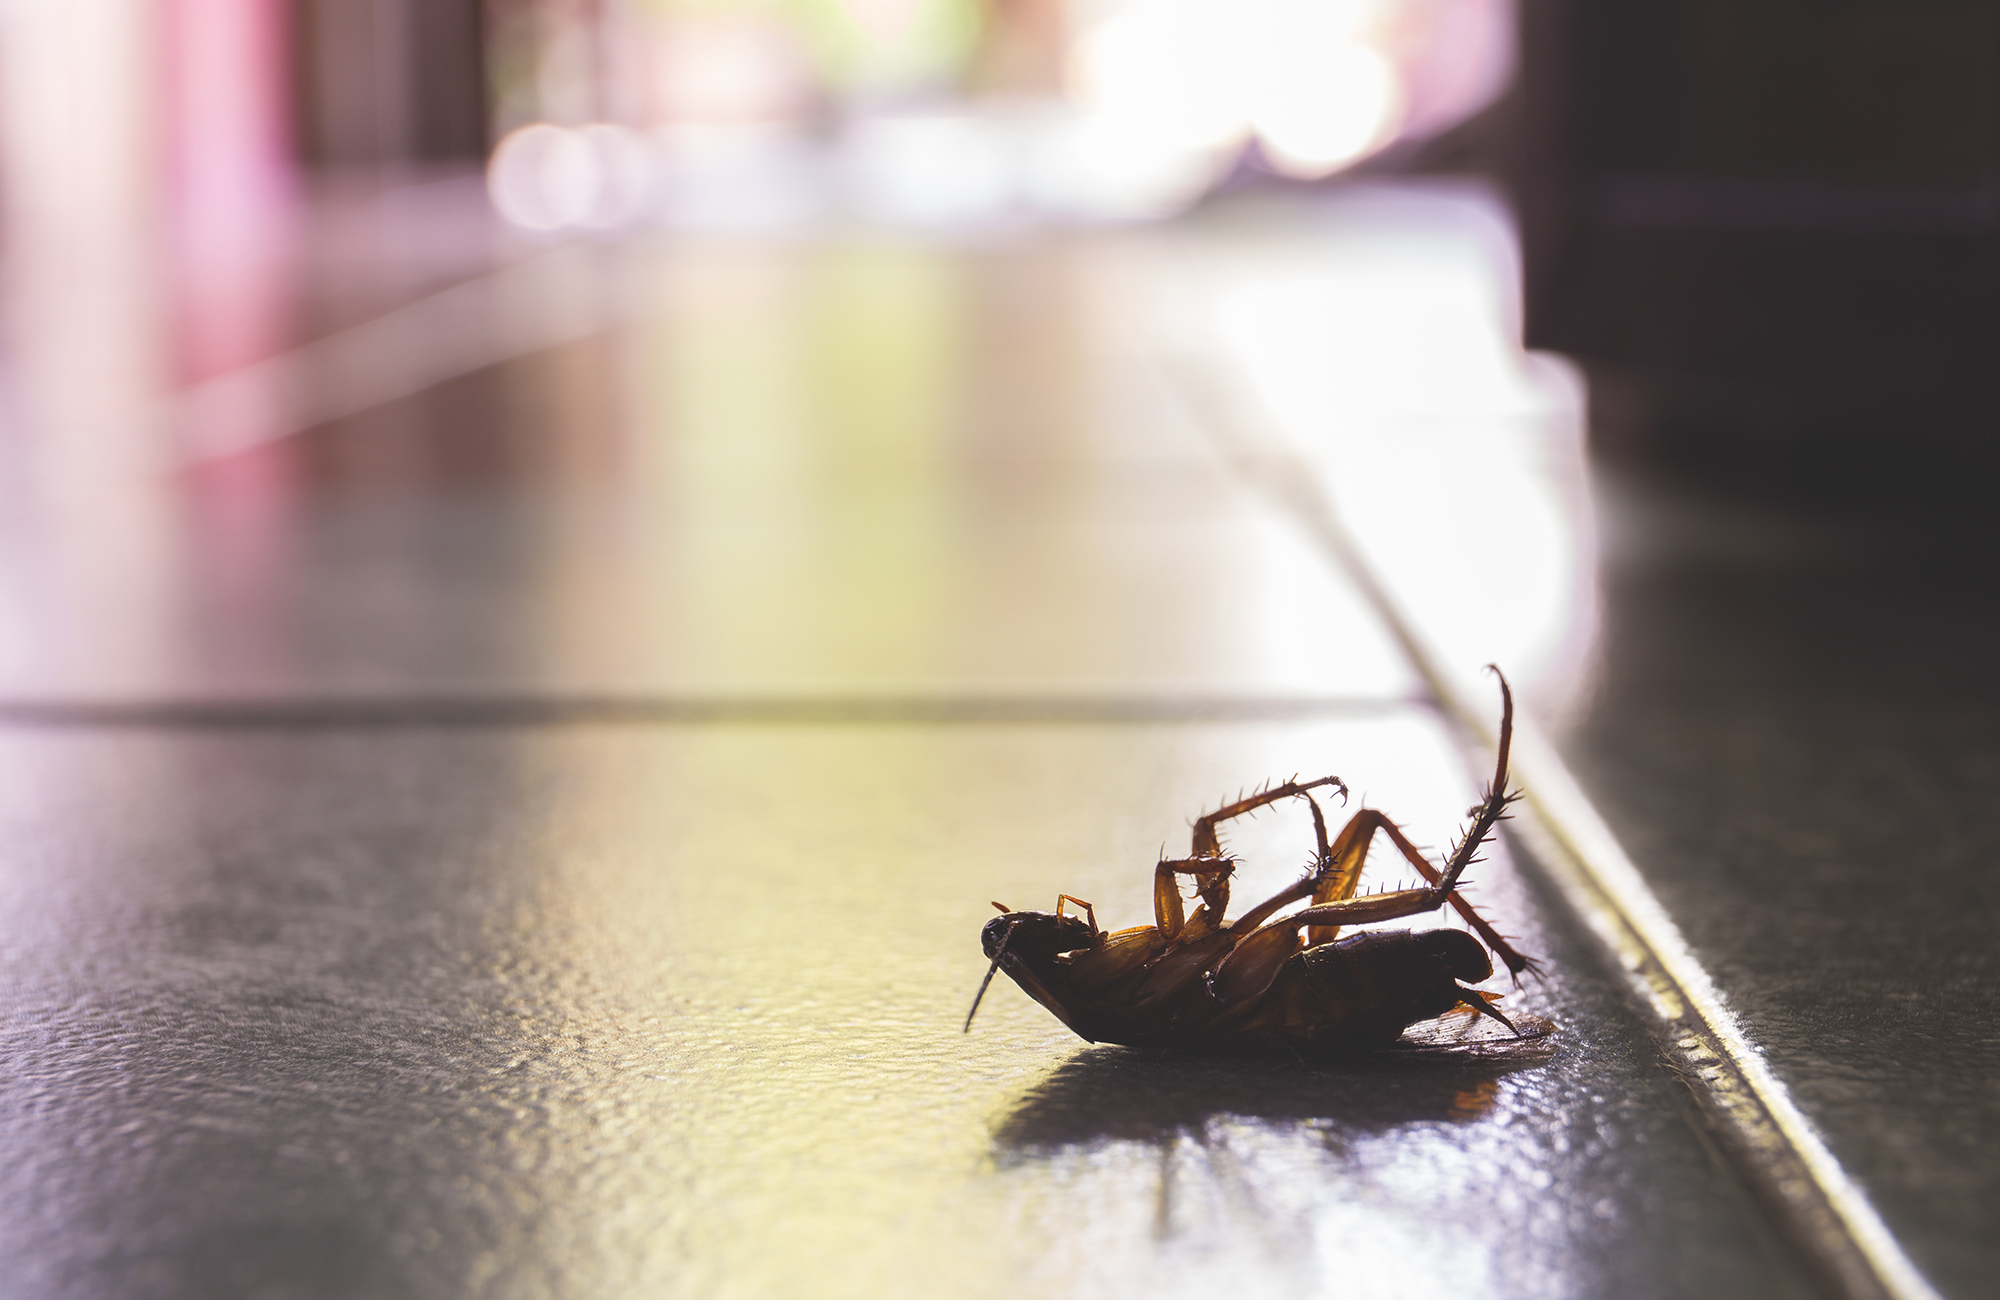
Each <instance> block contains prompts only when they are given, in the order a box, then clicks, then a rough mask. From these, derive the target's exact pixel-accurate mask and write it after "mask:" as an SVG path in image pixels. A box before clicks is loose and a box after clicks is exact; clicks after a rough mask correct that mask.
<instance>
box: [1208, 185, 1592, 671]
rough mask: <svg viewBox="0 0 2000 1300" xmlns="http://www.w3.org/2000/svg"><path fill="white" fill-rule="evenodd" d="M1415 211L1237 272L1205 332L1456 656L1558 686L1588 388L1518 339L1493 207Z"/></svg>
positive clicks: (1569, 661)
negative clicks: (1457, 215)
mask: <svg viewBox="0 0 2000 1300" xmlns="http://www.w3.org/2000/svg"><path fill="white" fill-rule="evenodd" d="M1420 215H1421V214H1420V213H1418V212H1417V211H1416V210H1415V209H1412V208H1402V209H1398V208H1396V207H1394V206H1390V205H1386V204H1385V206H1384V207H1383V208H1382V210H1381V212H1380V214H1379V215H1377V216H1375V217H1373V218H1372V219H1371V220H1372V221H1373V223H1374V225H1375V228H1374V229H1372V230H1367V229H1362V228H1354V229H1350V230H1349V231H1348V232H1347V233H1346V234H1345V235H1344V237H1343V238H1342V239H1341V240H1339V241H1338V242H1335V243H1331V244H1328V245H1326V246H1324V247H1322V248H1319V249H1315V250H1310V251H1308V250H1304V249H1293V250H1290V251H1289V255H1287V256H1284V257H1282V258H1280V257H1277V256H1275V255H1274V256H1273V260H1272V263H1271V264H1270V265H1269V266H1268V267H1266V268H1264V269H1262V270H1256V271H1249V270H1246V271H1244V272H1242V273H1239V274H1238V275H1236V276H1235V277H1234V278H1233V281H1232V282H1230V283H1228V284H1226V285H1220V286H1218V287H1217V291H1216V292H1215V294H1214V297H1213V298H1212V299H1211V300H1210V301H1211V302H1212V307H1211V309H1210V312H1211V314H1210V315H1209V321H1210V323H1211V328H1212V329H1213V330H1214V333H1213V335H1211V337H1212V338H1213V339H1214V340H1215V342H1216V343H1217V344H1219V345H1220V349H1221V351H1222V352H1223V353H1224V354H1225V355H1227V356H1229V357H1230V358H1231V359H1232V360H1233V361H1234V362H1235V364H1236V366H1237V368H1238V371H1239V373H1240V374H1241V375H1242V377H1243V378H1244V380H1245V381H1246V382H1247V384H1248V387H1249V389H1250V391H1251V392H1253V393H1254V394H1255V395H1256V397H1257V399H1258V402H1259V405H1261V406H1262V408H1263V409H1264V410H1265V411H1266V412H1267V413H1268V414H1269V416H1270V417H1271V418H1272V419H1273V420H1274V421H1275V423H1276V424H1277V425H1278V426H1279V427H1281V428H1283V429H1285V430H1287V431H1288V432H1289V434H1290V435H1291V437H1292V438H1293V439H1294V440H1295V442H1296V443H1297V445H1298V446H1299V447H1301V448H1302V449H1303V450H1304V451H1305V452H1306V454H1307V456H1308V458H1309V459H1310V460H1311V461H1313V462H1314V463H1315V465H1316V466H1317V467H1318V468H1320V469H1321V471H1322V474H1321V481H1322V483H1323V485H1324V486H1325V487H1326V489H1327V490H1328V492H1329V493H1330V495H1331V496H1332V498H1333V499H1334V502H1335V504H1336V508H1337V509H1338V511H1339V514H1340V516H1341V518H1342V520H1343V522H1344V523H1345V525H1346V527H1347V529H1348V530H1349V532H1350V533H1351V534H1352V535H1353V537H1354V539H1355V541H1356V543H1357V544H1358V545H1359V547H1360V549H1361V550H1362V552H1363V553H1364V554H1365V555H1366V556H1367V558H1368V561H1369V563H1370V565H1371V566H1372V567H1373V568H1375V570H1376V571H1377V572H1378V573H1380V574H1381V575H1382V577H1383V578H1384V580H1385V582H1386V584H1387V585H1388V587H1389V588H1390V589H1391V590H1393V591H1395V592H1397V593H1398V596H1399V598H1400V599H1401V601H1402V602H1403V604H1404V606H1405V609H1406V611H1407V612H1408V613H1409V614H1410V615H1411V616H1412V617H1413V618H1414V619H1415V621H1416V622H1417V623H1418V625H1419V626H1420V627H1422V628H1423V629H1424V631H1425V634H1426V636H1427V637H1428V638H1429V639H1430V640H1431V642H1432V643H1433V644H1434V645H1435V646H1436V647H1437V648H1438V649H1439V651H1440V652H1441V653H1442V654H1443V656H1444V658H1445V661H1446V662H1447V663H1448V664H1450V665H1452V666H1453V667H1454V668H1455V669H1463V670H1464V671H1466V672H1468V673H1470V672H1472V671H1475V670H1476V669H1477V666H1478V665H1480V664H1482V663H1487V662H1496V663H1501V664H1504V665H1506V666H1507V668H1508V669H1509V671H1510V673H1511V674H1513V675H1514V677H1515V685H1516V686H1517V687H1521V686H1529V685H1537V686H1539V687H1540V689H1541V690H1542V691H1544V692H1545V693H1551V692H1559V691H1562V690H1568V689H1570V688H1571V686H1573V684H1574V682H1575V681H1577V680H1581V677H1582V674H1583V672H1584V667H1585V665H1586V664H1587V662H1588V653H1589V646H1590V641H1591V638H1592V636H1594V631H1595V618H1596V615H1595V604H1594V599H1595V598H1594V595H1593V594H1592V588H1591V581H1592V579H1591V567H1590V556H1591V555H1592V554H1593V544H1592V542H1591V539H1590V536H1589V534H1590V529H1591V527H1592V525H1591V523H1590V518H1589V512H1588V505H1587V501H1585V499H1584V495H1583V492H1582V489H1581V487H1580V486H1579V485H1580V484H1581V481H1582V470H1581V445H1582V444H1581V415H1580V409H1581V398H1580V396H1579V394H1578V389H1577V386H1576V384H1575V381H1574V380H1573V378H1572V377H1570V376H1569V375H1568V374H1567V373H1566V372H1563V371H1562V370H1561V369H1560V368H1559V367H1557V366H1555V365H1553V364H1552V363H1550V362H1548V361H1547V360H1546V359H1545V358H1534V357H1530V356H1528V355H1526V354H1524V353H1523V352H1522V351H1521V348H1520V345H1519V343H1518V342H1517V341H1516V338H1515V334H1514V331H1513V328H1512V325H1511V323H1510V321H1511V297H1510V294H1509V290H1508V285H1509V283H1510V281H1511V279H1512V277H1513V275H1514V266H1513V261H1512V257H1511V252H1510V251H1508V250H1504V249H1501V248H1498V247H1496V246H1495V245H1496V241H1494V240H1493V239H1491V238H1490V237H1488V236H1487V235H1485V234H1482V233H1480V232H1481V230H1483V229H1488V228H1490V229H1494V230H1499V229H1504V227H1502V226H1501V225H1500V222H1499V220H1498V218H1497V217H1496V218H1494V219H1493V220H1491V221H1490V222H1486V221H1482V222H1480V223H1479V224H1478V225H1477V226H1474V225H1472V224H1471V223H1460V224H1457V225H1454V224H1451V223H1437V224H1435V225H1434V227H1433V228H1430V229H1426V228H1424V226H1422V225H1421V224H1419V223H1418V222H1417V221H1415V220H1413V217H1416V216H1420ZM1467 556H1479V557H1482V564H1481V565H1480V566H1479V567H1476V568H1470V569H1469V568H1468V567H1467V562H1466V557H1467ZM1496 574H1501V575H1504V580H1496V579H1495V577H1494V575H1496ZM1564 683H1570V684H1571V685H1568V686H1566V685H1563V684H1564Z"/></svg>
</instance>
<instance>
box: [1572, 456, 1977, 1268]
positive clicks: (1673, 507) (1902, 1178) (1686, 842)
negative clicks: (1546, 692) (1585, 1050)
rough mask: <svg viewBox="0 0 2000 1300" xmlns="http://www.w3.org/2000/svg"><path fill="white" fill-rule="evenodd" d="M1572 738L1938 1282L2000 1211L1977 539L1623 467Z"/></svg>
mask: <svg viewBox="0 0 2000 1300" xmlns="http://www.w3.org/2000/svg"><path fill="white" fill-rule="evenodd" d="M1602 491H1603V495H1604V500H1605V511H1604V514H1605V518H1606V519H1607V521H1608V522H1610V523H1611V524H1612V525H1614V527H1615V531H1614V533H1613V534H1612V537H1611V542H1612V550H1611V556H1610V563H1609V564H1608V565H1607V567H1606V596H1607V603H1606V645H1605V652H1604V661H1603V662H1604V675H1603V679H1602V685H1601V687H1600V689H1599V692H1598V695H1597V697H1596V699H1595V700H1594V701H1593V703H1592V706H1591V708H1590V710H1589V711H1588V713H1587V714H1586V715H1585V716H1584V718H1583V719H1582V720H1581V721H1580V723H1579V725H1578V727H1577V729H1576V730H1575V732H1574V733H1573V734H1572V736H1571V737H1570V739H1569V741H1568V748H1569V751H1570V753H1571V755H1572V763H1573V765H1574V766H1575V769H1576V771H1577V773H1578V775H1579V776H1580V777H1581V778H1582V779H1583V781H1584V782H1585V784H1586V786H1587V787H1588V788H1589V789H1590V791H1591V793H1592V795H1593V796H1594V797H1595V798H1597V799H1599V800H1600V801H1601V802H1602V805H1603V807H1604V809H1605V811H1606V813H1607V815H1609V816H1611V817H1613V818H1614V819H1615V820H1616V822H1617V824H1618V825H1619V826H1620V828H1621V830H1622V831H1623V833H1624V834H1625V835H1626V836H1627V838H1628V842H1629V844H1630V846H1631V848H1632V851H1633V854H1634V857H1635V859H1636V860H1638V861H1639V862H1640V863H1641V864H1642V865H1643V866H1644V867H1645V868H1646V870H1647V871H1648V874H1649V876H1650V877H1651V878H1652V880H1653V882H1654V887H1655V888H1656V889H1657V890H1658V892H1659V894H1660V897H1661V899H1662V900H1663V901H1664V902H1665V903H1666V904H1667V905H1668V906H1669V907H1670V908H1672V909H1673V911H1674V913H1675V915H1676V916H1677V917H1678V918H1680V922H1681V925H1682V927H1683V928H1684V929H1685V931H1686V933H1687V935H1688V937H1689V939H1690V941H1691V942H1692V943H1693V945H1694V947H1695V950H1696V951H1697V953H1698V954H1699V955H1700V957H1701V958H1702V960H1703V962H1704V964H1706V965H1707V966H1708V968H1709V969H1710V970H1711V971H1713V972H1714V973H1715V976H1716V978H1717V980H1718V982H1719V983H1720V984H1721V986H1722V987H1723V988H1724V989H1725V990H1727V991H1728V993H1729V995H1730V998H1731V1002H1732V1004H1733V1005H1734V1007H1735V1008H1736V1011H1737V1014H1738V1015H1740V1016H1741V1017H1742V1018H1743V1020H1744V1022H1745V1024H1746V1025H1747V1026H1748V1027H1749V1029H1750V1030H1751V1032H1752V1034H1753V1035H1754V1036H1755V1039H1756V1041H1757V1042H1758V1043H1760V1044H1761V1045H1763V1047H1764V1049H1765V1050H1766V1052H1767V1053H1768V1055H1769V1059H1770V1060H1771V1062H1772V1064H1773V1066H1774V1067H1775V1068H1776V1069H1777V1070H1779V1072H1780V1073H1781V1074H1782V1076H1783V1077H1784V1078H1785V1080H1786V1081H1787V1083H1788V1084H1789V1086H1790V1087H1791V1088H1792V1090H1793V1092H1794V1094H1795V1095H1796V1097H1797V1098H1798V1101H1799V1104H1800V1106H1801V1107H1802V1108H1803V1109H1804V1110H1805V1111H1806V1113H1807V1114H1808V1115H1810V1116H1811V1117H1812V1119H1813V1120H1814V1122H1815V1123H1817V1124H1818V1125H1819V1126H1820V1127H1821V1128H1822V1129H1823V1131H1824V1132H1825V1133H1826V1136H1827V1140H1828V1143H1829V1145H1830V1146H1831V1147H1832V1149H1833V1150H1834V1151H1835V1153H1836V1154H1837V1155H1838V1156H1839V1157H1840V1159H1841V1160H1842V1162H1843V1163H1844V1164H1845V1165H1846V1166H1847V1167H1848V1168H1849V1169H1850V1170H1851V1171H1852V1172H1853V1173H1854V1174H1855V1175H1856V1177H1857V1178H1858V1179H1859V1180H1860V1181H1861V1183H1862V1184H1863V1186H1864V1187H1866V1188H1867V1190H1868V1192H1869V1194H1870V1196H1871V1197H1872V1198H1873V1199H1874V1201H1875V1203H1876V1204H1877V1205H1878V1206H1879V1207H1880V1209H1881V1211H1882V1214H1883V1216H1884V1218H1885V1219H1886V1220H1887V1221H1888V1223H1889V1225H1890V1226H1891V1228H1892V1229H1893V1230H1894V1231H1895V1232H1896V1233H1897V1234H1898V1236H1899V1237H1901V1238H1902V1239H1903V1241H1904V1242H1905V1243H1906V1245H1907V1246H1908V1248H1909V1250H1910V1252H1911V1254H1912V1256H1913V1258H1914V1259H1915V1260H1916V1261H1917V1263H1918V1264H1919V1266H1920V1267H1922V1268H1923V1269H1924V1270H1925V1271H1926V1273H1927V1274H1928V1275H1929V1276H1930V1277H1931V1279H1932V1280H1933V1281H1934V1282H1935V1283H1936V1284H1937V1286H1938V1287H1939V1288H1940V1289H1941V1290H1942V1291H1944V1293H1945V1294H1948V1295H1954V1296H1974V1295H1979V1294H1982V1293H1983V1291H1984V1290H1985V1289H1986V1288H1987V1287H1988V1286H1989V1285H1990V1279H1991V1277H1992V1274H1993V1269H1994V1267H1995V1264H1996V1261H2000V1253H1996V1248H1995V1245H1994V1242H1993V1239H1992V1236H1991V1233H1990V1232H1988V1231H1987V1228H1988V1227H1989V1226H1990V1223H1991V1219H1992V1213H1991V1209H1990V1207H1991V1206H1992V1205H1993V1204H1994V1203H1995V1201H1996V1197H2000V1185H1996V1178H2000V1145H1997V1144H2000V1093H1996V1091H1995V1089H1994V1087H1993V1082H1992V1081H1993V1079H1994V1078H1995V1076H1996V1071H2000V1039H1996V1037H1995V1035H1994V1033H1993V1031H1992V1027H1991V1023H1990V1019H1991V1009H1992V1008H1993V1007H1994V1006H1995V1004H1996V1003H2000V960H1996V958H1995V944H1994V939H1993V936H1994V933H1995V930H1996V928H2000V890H1996V888H1995V886H1994V882H1993V873H1992V869H1991V866H1990V854H1989V853H1988V851H1987V849H1986V847H1985V841H1986V836H1985V828H1986V826H1987V824H1988V822H1989V820H1990V810H1991V809H1992V808H1993V807H1994V806H1995V803H1996V799H1997V798H2000V742H1996V740H1995V736H1996V734H2000V700H1996V696H1995V686H1994V682H1993V680H1992V677H1993V674H1992V665H1993V663H1994V662H1995V656H1996V652H2000V611H1996V609H1995V605H1994V602H1993V599H1992V596H1991V593H1992V591H1993V590H1994V586H1993V576H1994V564H1993V558H1994V557H1993V552H1992V547H1991V542H1990V539H1988V538H1985V537H1981V536H1979V535H1977V533H1976V531H1975V532H1974V533H1972V534H1971V535H1968V534H1967V532H1966V531H1965V530H1963V529H1958V528H1954V527H1953V526H1952V521H1949V520H1941V519H1938V518H1935V517H1921V516H1919V517H1898V516H1897V515H1896V514H1894V513H1892V512H1890V511H1886V510H1882V509H1879V508H1877V509H1849V510H1839V511H1827V510H1813V509H1802V508H1800V507H1798V506H1772V505H1770V504H1768V503H1766V504H1763V505H1761V506H1759V505H1752V506H1746V505H1745V504H1744V503H1742V502H1741V501H1733V500H1731V499H1730V498H1729V497H1728V496H1727V495H1726V494H1721V493H1717V492H1714V491H1712V490H1709V491H1704V490H1701V489H1698V488H1690V487H1689V486H1687V485H1685V484H1677V483H1675V482H1674V481H1673V480H1671V479H1663V478H1661V477H1660V476H1658V475H1651V476H1648V475H1644V474H1635V473H1634V472H1633V471H1630V470H1628V471H1626V472H1625V473H1623V474H1619V475H1610V476H1607V477H1606V478H1605V480H1604V482H1603V485H1602Z"/></svg>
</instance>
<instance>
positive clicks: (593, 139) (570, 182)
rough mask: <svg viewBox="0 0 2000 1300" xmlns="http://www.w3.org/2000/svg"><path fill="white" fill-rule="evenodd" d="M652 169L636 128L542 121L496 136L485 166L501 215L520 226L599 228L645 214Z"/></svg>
mask: <svg viewBox="0 0 2000 1300" xmlns="http://www.w3.org/2000/svg"><path fill="white" fill-rule="evenodd" d="M654 170H655V161H654V157H653V152H652V148H651V146H650V145H649V144H648V143H647V141H646V138H645V137H644V136H642V135H640V134H639V133H638V132H636V131H632V130H630V129H628V128H626V127H622V126H611V125H607V124H602V123H600V124H597V125H593V126H586V127H583V128H581V129H579V130H570V129H567V128H564V127H559V126H550V125H549V124H547V123H545V122H544V123H537V124H536V125H534V126H526V127H522V128H521V129H520V130H518V131H515V132H514V133H513V134H511V135H509V136H508V137H507V138H506V139H504V140H502V141H501V142H500V147H499V148H497V149H495V150H494V151H493V159H492V161H491V162H490V163H489V164H488V165H487V168H486V189H487V193H488V194H489V195H491V196H492V199H493V206H494V207H495V208H497V209H499V211H500V215H501V216H503V217H505V218H506V219H507V220H508V221H510V222H512V223H513V224H515V225H517V226H521V227H523V228H525V229H528V230H561V229H564V228H566V227H571V226H588V227H593V228H597V229H605V228H609V227H613V226H620V225H624V224H626V223H628V222H631V221H633V220H636V219H637V218H638V217H639V216H641V215H642V214H643V212H644V209H645V207H646V204H647V202H648V200H649V198H650V191H651V189H652V178H653V174H654Z"/></svg>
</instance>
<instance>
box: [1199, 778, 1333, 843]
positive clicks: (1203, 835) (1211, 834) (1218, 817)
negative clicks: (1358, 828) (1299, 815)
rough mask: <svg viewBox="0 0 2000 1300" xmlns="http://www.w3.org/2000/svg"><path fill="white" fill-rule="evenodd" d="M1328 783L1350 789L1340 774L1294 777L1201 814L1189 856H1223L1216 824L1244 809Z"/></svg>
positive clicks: (1302, 792) (1236, 815) (1237, 815)
mask: <svg viewBox="0 0 2000 1300" xmlns="http://www.w3.org/2000/svg"><path fill="white" fill-rule="evenodd" d="M1328 785H1330V786H1334V787H1336V788H1337V789H1338V790H1339V791H1340V792H1341V794H1343V795H1345V794H1346V793H1347V785H1346V783H1345V782H1343V781H1342V780H1341V779H1340V778H1339V777H1337V776H1322V777H1320V778H1318V779H1317V780H1313V781H1297V780H1293V781H1286V782H1284V783H1283V784H1281V785H1273V786H1266V787H1265V788H1264V789H1262V790H1259V791H1258V792H1257V793H1255V794H1253V795H1250V796H1248V797H1247V798H1243V799H1238V800H1237V801H1236V802H1235V803H1228V804H1224V805H1222V807H1220V808H1217V809H1216V810H1215V811H1214V812H1211V813H1203V814H1202V815H1201V816H1199V817H1197V818H1195V822H1194V843H1193V845H1192V846H1191V847H1190V848H1189V850H1188V856H1189V857H1190V858H1219V857H1221V856H1222V841H1221V840H1220V839H1219V838H1217V836H1216V833H1215V828H1216V827H1217V826H1218V825H1220V824H1221V823H1223V822H1226V821H1228V820H1229V819H1230V818H1232V817H1241V816H1242V815H1243V814H1244V813H1248V812H1255V811H1257V809H1259V808H1262V807H1265V806H1266V805H1269V804H1274V803H1276V802H1278V800H1280V799H1291V798H1295V797H1296V796H1298V795H1302V794H1304V793H1305V792H1306V791H1308V790H1317V789H1319V788H1320V787H1321V786H1328Z"/></svg>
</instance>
